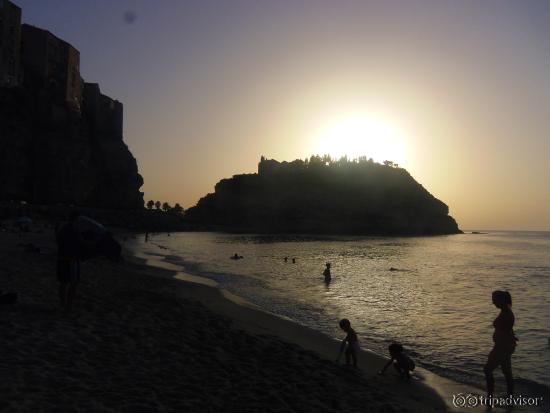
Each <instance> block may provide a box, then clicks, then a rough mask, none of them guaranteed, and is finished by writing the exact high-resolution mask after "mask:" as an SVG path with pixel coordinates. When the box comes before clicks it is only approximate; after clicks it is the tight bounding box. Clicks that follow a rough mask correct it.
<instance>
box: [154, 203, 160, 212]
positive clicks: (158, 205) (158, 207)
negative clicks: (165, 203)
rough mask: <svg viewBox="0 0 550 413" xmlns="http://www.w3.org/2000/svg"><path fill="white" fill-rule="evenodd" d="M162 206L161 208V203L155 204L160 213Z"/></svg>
mask: <svg viewBox="0 0 550 413" xmlns="http://www.w3.org/2000/svg"><path fill="white" fill-rule="evenodd" d="M160 206H161V203H160V201H157V202H155V208H156V209H157V210H158V211H160Z"/></svg>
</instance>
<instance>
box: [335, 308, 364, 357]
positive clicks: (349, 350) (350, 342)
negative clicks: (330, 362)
mask: <svg viewBox="0 0 550 413" xmlns="http://www.w3.org/2000/svg"><path fill="white" fill-rule="evenodd" d="M339 325H340V328H341V329H342V330H344V331H345V332H346V333H347V334H346V337H345V338H344V339H343V340H342V344H341V345H340V354H339V355H338V358H337V359H336V361H339V360H340V357H341V356H342V353H343V352H344V349H345V353H346V365H347V366H349V365H350V361H352V363H353V364H352V365H353V367H355V368H356V367H357V356H358V355H359V341H358V340H357V333H356V332H355V330H354V329H353V328H351V323H350V322H349V320H348V319H347V318H343V319H342V320H340V323H339ZM346 344H347V346H346Z"/></svg>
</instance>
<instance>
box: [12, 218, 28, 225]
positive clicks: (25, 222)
mask: <svg viewBox="0 0 550 413" xmlns="http://www.w3.org/2000/svg"><path fill="white" fill-rule="evenodd" d="M15 225H17V226H29V225H32V219H30V218H29V217H19V218H16V220H15Z"/></svg>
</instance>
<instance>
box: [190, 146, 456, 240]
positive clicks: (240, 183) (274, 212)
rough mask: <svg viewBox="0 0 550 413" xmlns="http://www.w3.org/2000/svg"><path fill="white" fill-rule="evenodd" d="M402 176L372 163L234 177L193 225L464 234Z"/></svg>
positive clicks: (271, 167) (269, 169) (310, 164)
mask: <svg viewBox="0 0 550 413" xmlns="http://www.w3.org/2000/svg"><path fill="white" fill-rule="evenodd" d="M448 214H449V208H448V207H447V205H445V204H444V203H443V202H442V201H440V200H439V199H437V198H435V197H434V196H433V195H431V194H430V193H429V192H428V191H427V190H426V189H425V188H424V187H423V186H422V185H420V184H419V183H418V182H416V181H415V179H414V178H413V177H412V176H411V175H410V174H409V173H408V172H407V171H406V170H405V169H403V168H399V167H396V166H395V165H393V164H392V163H391V162H386V163H385V164H379V163H376V162H373V161H372V160H367V159H366V158H361V159H358V160H352V161H350V160H347V159H341V160H338V161H335V160H331V159H330V158H328V157H323V158H321V157H317V156H312V157H311V158H310V159H309V160H305V161H303V160H299V159H298V160H295V161H293V162H282V163H281V162H277V161H275V160H267V159H264V158H263V157H262V160H261V161H260V163H259V165H258V173H255V174H244V175H235V176H233V177H232V178H230V179H223V180H221V181H220V182H218V183H217V184H216V187H215V192H214V193H211V194H208V195H206V196H205V197H203V198H201V199H200V200H199V202H198V203H197V205H196V206H194V207H192V208H190V209H188V210H187V213H186V219H187V220H188V222H189V223H193V224H199V225H203V226H206V227H208V228H211V229H219V230H225V231H237V232H259V233H306V234H363V235H368V234H372V235H436V234H455V233H460V232H461V231H460V230H459V228H458V225H457V223H456V222H455V220H454V219H453V218H452V217H451V216H449V215H448Z"/></svg>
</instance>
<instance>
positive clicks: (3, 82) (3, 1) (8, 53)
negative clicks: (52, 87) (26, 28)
mask: <svg viewBox="0 0 550 413" xmlns="http://www.w3.org/2000/svg"><path fill="white" fill-rule="evenodd" d="M20 44H21V9H20V8H19V7H17V6H16V5H15V4H13V3H12V2H10V1H8V0H0V86H2V87H15V86H18V85H19V83H20V71H19V60H20V54H19V50H20Z"/></svg>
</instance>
